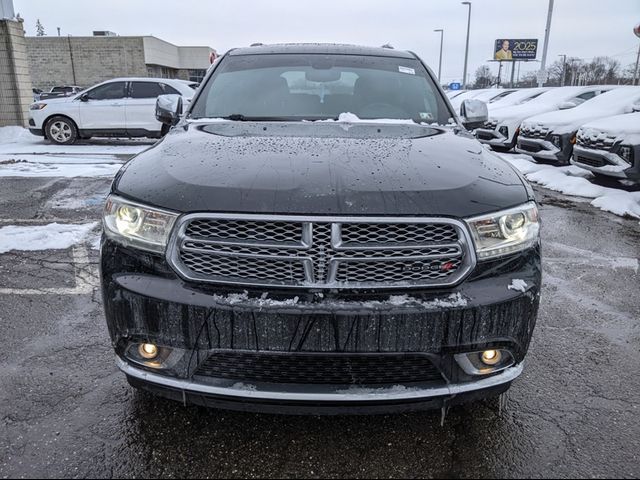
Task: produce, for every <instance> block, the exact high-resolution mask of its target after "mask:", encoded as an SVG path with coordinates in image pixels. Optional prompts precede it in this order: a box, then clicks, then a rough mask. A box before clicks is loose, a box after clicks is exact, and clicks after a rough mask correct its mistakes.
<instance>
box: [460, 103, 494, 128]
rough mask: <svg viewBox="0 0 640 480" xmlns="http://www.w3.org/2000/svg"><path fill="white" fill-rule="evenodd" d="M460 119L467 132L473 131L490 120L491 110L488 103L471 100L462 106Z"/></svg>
mask: <svg viewBox="0 0 640 480" xmlns="http://www.w3.org/2000/svg"><path fill="white" fill-rule="evenodd" d="M460 117H462V118H461V120H462V124H463V125H464V127H465V128H466V129H467V130H473V129H474V128H478V127H481V126H482V125H484V123H485V122H486V121H487V120H489V109H488V108H487V104H486V103H484V102H482V101H480V100H475V99H473V98H470V99H467V100H465V101H463V102H462V105H460Z"/></svg>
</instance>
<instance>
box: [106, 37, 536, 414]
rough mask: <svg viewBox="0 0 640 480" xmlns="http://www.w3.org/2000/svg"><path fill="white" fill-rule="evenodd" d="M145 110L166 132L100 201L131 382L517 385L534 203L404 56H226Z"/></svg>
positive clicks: (530, 301) (387, 405) (272, 405)
mask: <svg viewBox="0 0 640 480" xmlns="http://www.w3.org/2000/svg"><path fill="white" fill-rule="evenodd" d="M474 105H475V106H474ZM463 108H467V111H471V110H473V109H474V108H475V109H476V111H477V104H473V103H468V104H466V105H465V106H463ZM157 114H158V117H159V118H161V119H163V120H164V121H166V122H171V123H173V124H175V126H174V128H172V129H171V131H170V133H169V134H168V135H167V136H166V137H165V138H164V139H163V140H162V141H160V142H158V143H157V144H156V145H155V146H154V147H152V148H150V149H148V150H147V151H145V152H143V153H141V154H140V155H138V156H137V157H135V158H134V159H133V160H131V161H130V162H129V163H127V164H126V165H125V166H124V167H123V168H122V170H121V171H120V172H119V173H118V174H117V176H116V178H115V180H114V182H113V186H112V190H111V194H110V196H109V198H108V200H107V204H106V207H105V211H104V232H105V234H104V236H103V239H102V249H101V275H102V291H103V298H104V305H105V310H106V318H107V323H108V326H109V332H110V335H111V339H112V342H113V346H114V348H115V351H116V354H117V362H118V366H119V368H120V369H121V370H122V371H123V372H124V373H125V374H126V376H127V378H128V380H129V382H130V383H131V385H133V386H134V387H139V388H143V389H147V390H150V391H152V392H156V393H158V394H160V395H163V396H166V397H169V398H173V399H175V400H179V401H181V402H184V403H185V404H187V403H193V404H202V405H210V406H215V407H223V408H232V409H243V410H256V411H270V412H291V413H293V412H295V413H313V414H318V413H341V412H342V413H344V412H346V413H356V412H369V413H376V412H389V411H400V410H407V409H408V410H412V409H421V408H433V407H436V408H444V407H447V406H448V405H451V404H454V403H457V402H460V401H464V400H470V399H474V398H481V397H485V396H491V395H497V394H499V393H501V392H503V391H505V390H506V389H507V388H508V387H509V386H510V384H511V382H512V380H514V379H515V378H516V377H517V376H518V375H519V374H520V373H521V371H522V367H523V360H524V357H525V354H526V352H527V349H528V346H529V342H530V339H531V335H532V332H533V329H534V325H535V322H536V315H537V310H538V303H539V294H540V246H539V219H538V211H537V208H536V204H535V201H534V196H533V192H532V190H531V188H530V186H529V185H528V184H527V182H526V181H525V180H524V179H523V178H522V177H521V176H520V175H519V174H518V173H517V172H516V171H515V170H514V169H513V168H512V167H511V166H510V165H508V164H507V163H506V162H504V161H503V160H501V159H499V158H498V157H496V156H495V155H494V154H492V153H491V152H489V151H487V150H485V149H483V148H482V147H481V145H480V144H479V143H478V142H477V141H476V140H475V139H474V138H473V137H472V136H471V135H470V134H469V133H468V132H467V131H466V130H465V128H464V127H463V125H462V123H460V120H459V119H458V117H457V116H456V114H455V113H454V112H453V110H452V108H451V106H450V104H449V103H448V101H447V99H446V97H445V95H444V93H443V92H442V90H441V89H440V88H439V87H438V83H437V81H436V79H435V78H434V75H433V73H432V72H431V70H429V69H428V68H427V67H426V66H425V65H424V64H423V63H422V62H421V60H420V59H419V58H418V57H417V56H416V55H415V54H413V53H409V52H401V51H395V50H392V49H389V48H363V47H355V46H340V45H271V46H254V47H250V48H241V49H235V50H232V51H230V52H228V53H227V54H226V55H225V56H224V57H222V58H221V59H220V60H219V61H218V62H217V63H216V65H215V66H214V67H213V68H212V69H211V71H210V72H209V73H208V75H207V77H206V78H205V80H204V81H203V83H202V86H201V88H200V90H199V91H198V92H197V93H196V96H195V97H194V99H193V101H192V102H191V104H190V106H189V107H188V109H187V110H186V112H184V114H182V112H181V105H180V99H179V97H172V96H163V97H160V98H159V99H158V106H157ZM472 116H473V114H472V113H469V114H468V115H467V120H470V119H471V118H472ZM480 116H482V115H480ZM478 118H479V117H478ZM483 120H484V119H482V118H479V121H483Z"/></svg>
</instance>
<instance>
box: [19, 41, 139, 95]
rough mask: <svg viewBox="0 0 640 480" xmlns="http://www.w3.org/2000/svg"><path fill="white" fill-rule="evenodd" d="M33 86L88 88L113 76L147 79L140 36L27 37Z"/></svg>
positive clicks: (44, 87) (42, 87)
mask: <svg viewBox="0 0 640 480" xmlns="http://www.w3.org/2000/svg"><path fill="white" fill-rule="evenodd" d="M26 40H27V48H28V53H29V68H30V70H31V77H32V82H33V85H34V86H35V87H37V88H41V89H43V90H45V91H46V90H49V89H50V88H51V87H53V86H55V85H79V86H81V87H89V86H91V85H94V84H96V83H99V82H103V81H105V80H109V79H111V78H114V77H146V76H148V75H147V67H146V65H145V60H144V47H143V42H142V37H27V39H26Z"/></svg>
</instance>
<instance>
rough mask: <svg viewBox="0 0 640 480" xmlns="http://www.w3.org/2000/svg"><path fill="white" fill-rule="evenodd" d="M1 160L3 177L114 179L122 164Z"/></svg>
mask: <svg viewBox="0 0 640 480" xmlns="http://www.w3.org/2000/svg"><path fill="white" fill-rule="evenodd" d="M8 162H11V161H6V160H5V161H3V160H0V178H2V177H113V176H114V175H115V174H116V172H117V171H118V170H119V169H120V168H121V167H122V163H92V164H88V165H77V164H66V163H61V164H56V163H41V162H30V161H19V162H15V163H13V162H11V163H8Z"/></svg>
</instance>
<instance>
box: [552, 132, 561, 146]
mask: <svg viewBox="0 0 640 480" xmlns="http://www.w3.org/2000/svg"><path fill="white" fill-rule="evenodd" d="M551 143H553V144H554V145H555V146H556V147H558V148H562V137H561V136H560V135H551Z"/></svg>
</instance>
